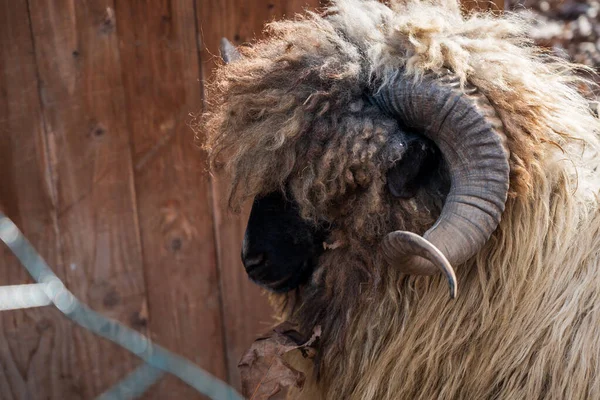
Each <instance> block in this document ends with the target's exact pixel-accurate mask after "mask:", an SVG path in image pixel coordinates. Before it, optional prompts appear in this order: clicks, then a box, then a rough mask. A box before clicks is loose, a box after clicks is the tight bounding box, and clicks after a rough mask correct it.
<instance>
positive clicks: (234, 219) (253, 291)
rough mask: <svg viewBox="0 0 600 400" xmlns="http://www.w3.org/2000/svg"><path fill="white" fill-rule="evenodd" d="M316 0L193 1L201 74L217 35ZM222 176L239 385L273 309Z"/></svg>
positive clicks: (226, 296) (230, 335) (228, 323)
mask: <svg viewBox="0 0 600 400" xmlns="http://www.w3.org/2000/svg"><path fill="white" fill-rule="evenodd" d="M317 6H318V0H309V1H299V0H294V1H285V0H258V1H252V2H244V1H240V0H202V1H198V8H197V11H198V14H197V15H198V25H199V26H200V28H201V29H200V30H201V39H202V43H201V47H200V51H201V53H200V54H201V60H202V64H201V65H202V77H203V79H204V80H210V79H211V71H212V70H213V69H214V67H215V65H216V61H218V57H219V41H220V40H221V38H222V37H227V38H228V39H229V40H231V42H232V43H234V44H235V45H239V44H242V43H246V42H250V41H252V40H254V39H255V38H260V37H261V33H262V30H263V27H264V25H265V23H267V22H269V21H271V20H272V19H274V18H281V17H282V16H288V17H292V16H293V14H294V13H297V12H301V11H302V10H303V9H304V8H306V7H312V8H314V7H317ZM228 185H229V182H228V180H227V177H226V176H225V175H224V174H222V173H218V174H215V176H214V178H213V181H212V187H213V191H214V203H213V204H214V205H213V207H214V210H215V222H216V232H217V238H218V244H219V268H220V271H221V287H222V290H223V308H224V322H225V334H226V347H227V368H228V373H229V378H230V382H231V384H233V385H235V387H237V388H238V389H239V388H240V378H239V372H238V369H237V364H238V362H239V360H240V357H241V356H242V354H243V353H244V351H245V350H246V349H247V348H248V347H249V346H250V344H252V342H253V341H254V339H255V338H256V336H257V335H259V334H261V333H263V332H265V331H266V330H268V329H269V327H270V326H271V325H272V323H273V318H272V313H273V312H272V309H271V307H270V305H269V304H268V301H267V299H266V296H265V295H263V294H262V293H261V290H260V289H259V288H258V286H256V285H255V284H253V283H252V282H250V281H249V280H248V277H247V275H246V273H245V271H244V268H243V266H242V263H241V260H240V250H241V242H242V238H243V235H244V230H245V226H246V221H247V216H248V213H249V208H248V207H246V209H245V210H244V211H243V212H242V213H241V214H240V215H234V214H232V213H230V212H229V211H228V209H227V206H226V205H227V199H226V195H227V190H228Z"/></svg>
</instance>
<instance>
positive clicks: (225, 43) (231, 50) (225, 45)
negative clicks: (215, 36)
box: [221, 38, 242, 64]
mask: <svg viewBox="0 0 600 400" xmlns="http://www.w3.org/2000/svg"><path fill="white" fill-rule="evenodd" d="M221 57H222V58H223V61H225V64H229V63H231V62H234V61H236V60H239V59H240V58H242V55H241V54H240V52H239V51H238V49H236V48H235V46H234V45H233V44H231V42H230V41H229V40H227V39H226V38H222V39H221Z"/></svg>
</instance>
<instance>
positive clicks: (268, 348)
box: [238, 321, 321, 400]
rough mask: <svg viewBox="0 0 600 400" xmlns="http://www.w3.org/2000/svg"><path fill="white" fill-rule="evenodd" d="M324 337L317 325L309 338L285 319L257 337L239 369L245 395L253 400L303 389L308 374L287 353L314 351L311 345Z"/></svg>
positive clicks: (264, 399) (241, 361)
mask: <svg viewBox="0 0 600 400" xmlns="http://www.w3.org/2000/svg"><path fill="white" fill-rule="evenodd" d="M320 336H321V328H320V327H315V329H314V330H313V334H312V336H311V338H310V339H309V340H308V341H304V340H303V336H302V335H301V334H300V333H299V332H298V331H296V330H295V329H294V325H293V324H292V323H290V322H287V321H286V322H283V323H282V324H279V325H277V326H276V327H275V328H273V330H272V331H270V332H268V333H267V334H266V335H263V336H261V337H259V338H258V339H256V340H255V341H254V343H252V346H250V349H248V351H246V353H245V354H244V355H243V356H242V359H241V360H240V363H239V364H238V368H239V369H240V374H241V376H242V394H243V395H244V396H245V397H246V398H248V399H250V400H267V399H270V398H272V397H273V396H274V395H276V394H277V393H279V392H280V391H281V389H283V388H288V387H291V386H296V387H297V388H299V389H302V386H303V385H304V380H305V378H306V377H305V376H304V374H303V373H302V372H300V371H298V370H296V369H294V368H293V367H292V366H291V365H289V364H288V363H287V362H286V361H285V360H284V359H283V356H284V354H286V353H288V352H290V351H292V350H296V349H300V350H302V351H303V354H305V356H306V354H308V353H309V352H310V353H314V349H313V348H311V346H313V345H314V344H315V342H316V341H317V339H318V338H319V337H320Z"/></svg>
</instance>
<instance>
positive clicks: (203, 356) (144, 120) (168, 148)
mask: <svg viewBox="0 0 600 400" xmlns="http://www.w3.org/2000/svg"><path fill="white" fill-rule="evenodd" d="M115 17H116V21H117V26H118V31H119V37H120V48H121V63H122V68H123V72H122V73H123V82H124V85H125V91H126V97H127V104H126V110H127V114H128V116H129V129H130V132H131V141H132V144H133V162H134V166H135V182H136V193H137V204H138V211H139V219H140V229H141V237H142V244H143V257H144V266H145V271H146V279H147V283H148V296H149V314H150V321H149V326H150V330H151V333H152V339H153V340H155V341H156V342H157V343H159V344H161V345H163V346H165V347H166V348H168V349H170V350H172V351H174V352H176V353H179V354H181V355H183V356H185V357H187V358H189V359H191V360H192V361H193V362H195V363H197V364H198V365H199V366H201V367H202V368H204V369H206V370H207V371H209V372H210V373H212V374H214V375H215V376H217V377H219V378H222V379H226V368H225V360H224V342H223V326H222V319H221V313H222V309H221V298H220V288H219V280H218V271H217V266H216V245H215V240H214V227H213V216H212V210H211V193H210V190H211V189H210V185H209V182H208V175H207V174H206V171H205V169H206V165H205V160H204V155H203V153H202V152H200V151H199V149H198V148H197V146H196V145H195V143H194V140H193V132H192V130H191V129H190V128H189V127H188V125H187V124H188V122H189V120H190V116H189V114H190V113H192V112H198V111H199V110H200V108H201V104H202V96H201V85H200V76H199V71H200V70H199V65H198V51H197V45H198V43H197V35H196V32H197V27H196V20H195V9H194V1H193V0H172V1H167V0H152V1H119V2H118V3H117V8H116V13H115ZM167 397H169V398H182V399H183V398H185V399H192V398H197V397H198V395H197V394H196V393H195V392H194V391H193V390H192V389H191V388H189V387H187V386H185V385H184V384H183V383H179V382H176V380H175V379H174V378H166V379H163V380H162V381H161V382H160V383H159V384H158V385H156V386H155V388H154V390H153V392H152V393H151V394H149V395H148V398H157V399H162V398H167Z"/></svg>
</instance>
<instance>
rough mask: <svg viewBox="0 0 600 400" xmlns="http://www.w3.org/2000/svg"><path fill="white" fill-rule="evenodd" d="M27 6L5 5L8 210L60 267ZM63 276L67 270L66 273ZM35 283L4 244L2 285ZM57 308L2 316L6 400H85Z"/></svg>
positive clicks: (1, 121)
mask: <svg viewBox="0 0 600 400" xmlns="http://www.w3.org/2000/svg"><path fill="white" fill-rule="evenodd" d="M36 75H37V72H36V66H35V56H34V52H33V42H32V37H31V29H30V23H29V16H28V10H27V2H24V1H13V0H0V209H1V210H2V211H3V212H4V213H6V215H8V216H9V217H10V218H11V219H13V220H14V221H15V222H16V223H17V224H18V225H19V226H20V228H21V230H23V232H24V233H25V235H27V237H28V238H29V240H30V241H31V242H32V243H33V245H34V246H35V247H36V248H37V249H38V251H39V252H40V253H41V254H42V256H43V257H45V258H46V259H47V260H48V262H50V263H52V264H54V265H56V264H57V261H58V260H59V254H58V242H57V235H56V232H55V224H54V221H53V217H54V215H55V213H54V205H53V203H54V195H53V191H52V187H51V186H52V185H51V184H50V180H49V175H48V173H47V172H48V169H47V158H46V152H47V149H46V144H45V142H44V127H43V119H42V113H41V109H40V97H39V91H38V82H37V76H36ZM59 272H60V271H59ZM28 282H31V279H30V278H29V276H28V274H27V272H26V271H25V269H24V268H23V267H22V266H21V265H20V264H19V262H18V261H17V260H16V258H15V257H14V256H12V254H10V251H9V250H8V248H7V247H6V246H4V245H3V244H1V243H0V285H7V284H22V283H28ZM59 314H60V313H59V312H58V310H56V311H53V310H52V309H50V308H46V309H35V310H18V311H9V312H8V311H7V312H1V313H0V399H3V400H17V399H19V400H20V399H38V398H42V396H43V398H45V399H60V398H65V397H69V395H72V396H70V398H78V396H77V393H76V391H74V390H71V389H73V388H77V387H78V386H79V382H77V381H71V382H70V383H69V384H67V385H65V381H64V377H66V376H67V375H68V373H69V372H68V360H70V359H71V357H72V354H71V348H70V347H69V340H68V339H69V337H70V335H71V329H70V325H69V323H68V322H67V321H66V320H64V319H61V318H60V316H59Z"/></svg>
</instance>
